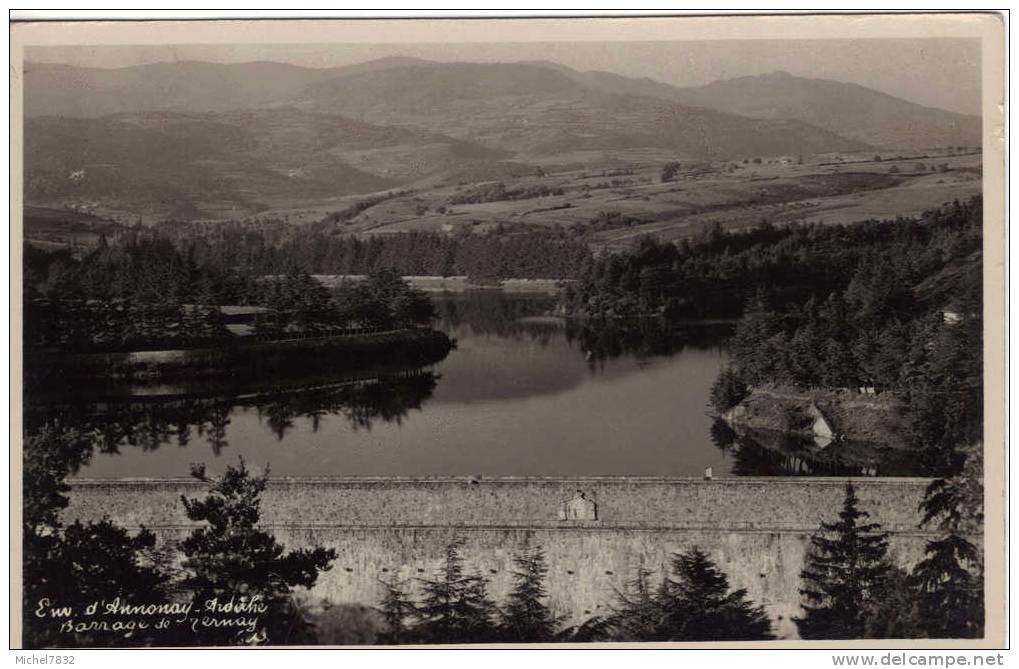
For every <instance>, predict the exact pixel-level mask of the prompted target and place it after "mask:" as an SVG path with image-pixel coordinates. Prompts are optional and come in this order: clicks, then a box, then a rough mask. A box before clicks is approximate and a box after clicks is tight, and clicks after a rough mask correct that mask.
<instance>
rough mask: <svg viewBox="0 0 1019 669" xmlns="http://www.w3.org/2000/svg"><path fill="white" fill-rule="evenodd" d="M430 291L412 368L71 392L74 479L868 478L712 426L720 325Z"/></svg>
mask: <svg viewBox="0 0 1019 669" xmlns="http://www.w3.org/2000/svg"><path fill="white" fill-rule="evenodd" d="M435 300H436V303H437V307H438V310H439V313H440V318H439V321H438V327H440V328H441V329H443V330H445V331H446V332H447V333H448V334H450V336H452V337H454V338H455V339H456V348H455V349H454V350H453V351H452V352H450V353H449V355H448V356H447V357H446V358H445V359H443V360H441V361H439V362H437V363H436V364H434V365H432V366H430V367H428V368H425V369H416V370H383V371H382V372H379V373H376V372H372V373H368V374H363V375H359V376H356V377H352V376H351V375H349V374H347V375H345V376H336V377H332V376H330V375H329V373H328V372H327V371H323V373H322V374H321V375H319V376H315V377H314V378H301V379H297V380H296V381H295V380H290V381H288V383H287V384H286V385H285V386H282V385H277V384H275V383H274V380H271V379H267V380H266V382H265V384H264V385H263V387H262V388H260V389H255V390H254V391H251V389H246V391H245V392H240V391H236V390H235V391H233V392H228V393H223V392H218V391H215V392H214V391H212V390H209V389H207V388H203V387H202V386H201V384H197V388H198V389H199V390H206V391H207V392H196V393H195V394H194V396H189V395H188V394H187V392H185V393H183V394H181V393H180V392H175V393H174V394H173V397H172V399H166V398H165V397H164V398H158V399H157V398H153V397H147V398H136V399H135V400H133V401H130V402H116V401H114V402H103V403H102V404H101V405H96V404H95V403H89V402H88V401H87V400H88V398H82V399H83V400H85V401H84V402H79V403H76V404H75V405H74V406H72V407H65V408H63V409H62V411H64V412H65V413H67V415H68V418H67V420H73V418H72V416H76V418H77V420H79V421H80V422H82V423H86V424H87V425H88V426H89V427H90V428H92V429H96V430H98V431H99V432H100V433H101V434H102V435H103V437H102V439H101V441H100V445H99V446H98V447H97V448H96V449H94V452H93V454H92V455H91V457H90V458H89V459H88V460H87V462H85V463H84V464H83V466H82V467H80V468H79V470H78V471H77V475H78V476H84V477H92V478H108V477H109V478H121V477H174V476H187V475H188V471H189V467H190V464H191V463H195V462H202V463H205V464H206V466H207V467H208V469H209V471H210V472H213V473H215V472H219V471H221V470H222V469H223V468H224V467H225V466H226V465H227V464H234V463H236V462H237V458H238V457H242V458H243V459H244V460H245V461H246V462H247V463H248V464H249V465H253V466H256V467H262V466H264V465H269V466H270V467H271V471H272V473H273V475H274V476H482V477H484V476H570V475H573V476H583V475H635V476H701V475H703V474H704V472H705V469H706V468H709V467H710V468H711V469H712V472H713V474H714V475H715V476H727V475H747V474H808V475H809V474H826V473H840V474H841V473H868V472H860V471H856V469H855V468H853V469H850V470H844V468H843V467H838V466H835V467H834V469H833V468H832V467H833V466H832V465H831V463H828V464H827V465H823V466H822V465H819V464H818V463H813V464H811V462H810V459H809V458H806V459H805V458H804V457H797V455H796V450H797V448H798V446H795V445H793V446H791V447H790V446H789V445H788V444H780V445H778V446H777V447H774V448H764V447H759V444H756V443H754V442H751V441H750V440H748V439H736V438H735V435H733V434H732V433H731V432H729V431H728V430H727V429H726V428H725V427H724V425H722V424H720V423H717V422H715V421H713V420H712V418H711V417H710V416H709V415H708V393H709V389H710V387H711V384H712V382H713V380H714V379H715V376H716V374H717V373H718V370H719V369H720V368H721V366H722V365H723V364H724V363H725V360H726V353H725V348H724V342H725V339H726V337H727V335H728V333H729V329H730V326H728V325H726V324H719V323H714V324H712V323H685V324H671V325H665V324H663V323H662V322H660V321H657V320H653V319H652V320H648V321H636V322H628V323H626V324H625V325H624V324H617V325H613V326H605V325H594V324H591V323H578V322H572V321H566V320H563V319H558V318H553V317H551V316H549V315H548V314H549V313H550V312H551V308H552V307H553V301H552V300H551V299H550V298H547V297H543V296H534V295H512V294H505V293H500V292H496V291H478V292H468V293H456V294H448V293H447V294H442V295H438V296H436V297H435ZM192 389H194V387H192ZM162 390H163V391H167V392H163V395H166V394H167V393H168V392H170V391H174V389H172V388H171V389H162ZM149 392H151V391H149ZM790 451H792V454H791V455H790ZM870 473H873V472H870Z"/></svg>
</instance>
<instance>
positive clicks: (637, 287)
mask: <svg viewBox="0 0 1019 669" xmlns="http://www.w3.org/2000/svg"><path fill="white" fill-rule="evenodd" d="M981 211H982V208H981V203H980V200H979V199H974V200H972V201H969V202H966V203H959V202H956V203H953V204H951V205H948V206H946V207H944V208H942V209H939V210H935V211H930V212H927V213H925V214H924V215H923V216H920V217H919V218H916V219H903V218H900V219H896V220H888V221H864V222H861V223H854V224H851V225H821V224H793V225H789V226H782V227H778V226H774V225H771V224H769V223H767V222H764V223H761V224H760V225H758V226H756V227H753V228H749V229H746V230H740V231H733V232H729V233H726V232H723V231H722V229H721V228H720V227H718V226H715V227H711V228H708V229H706V230H704V231H703V232H702V233H700V234H699V235H695V236H692V237H689V238H684V239H682V240H681V241H680V242H679V243H675V244H673V243H669V242H657V241H655V240H654V239H653V238H651V237H643V238H641V239H639V240H638V241H637V243H636V244H635V246H634V248H633V249H631V250H629V251H627V252H623V253H617V254H605V255H602V256H600V257H598V258H596V259H593V260H592V261H590V262H588V263H586V264H585V265H584V267H583V268H582V270H581V271H580V273H579V274H578V276H577V281H576V282H575V283H573V284H572V285H570V286H568V287H567V289H566V291H565V292H564V295H563V303H564V307H565V308H566V310H567V311H568V312H569V313H570V314H573V315H581V316H591V317H617V316H634V315H648V314H665V315H667V316H669V315H672V316H712V317H723V316H727V317H738V316H740V315H741V313H742V312H743V310H744V307H745V305H746V303H747V301H748V300H749V299H751V298H753V297H755V296H756V295H757V293H758V292H759V291H760V290H762V289H763V290H764V291H765V292H766V293H767V297H768V299H769V300H770V301H771V302H773V303H775V304H776V306H778V307H783V306H785V305H787V304H790V303H798V302H804V301H806V300H807V299H809V298H810V297H813V298H814V299H815V302H816V301H821V302H823V301H824V300H826V299H827V298H828V297H829V296H830V295H831V294H832V293H833V292H841V291H844V290H845V289H846V288H847V287H848V286H849V284H850V282H852V281H853V280H854V277H855V278H856V282H855V283H856V284H857V285H856V288H854V293H856V294H861V296H862V292H863V291H865V290H866V289H867V288H868V287H869V286H880V285H883V284H885V282H888V281H892V282H895V284H893V285H901V284H903V283H905V285H907V286H911V287H912V286H915V287H916V288H917V290H915V291H912V292H913V296H912V303H913V304H915V305H916V306H917V307H918V308H919V307H931V308H940V307H946V306H949V305H948V302H949V300H951V299H952V298H953V297H954V295H955V293H957V292H958V293H962V294H968V293H974V292H977V293H978V292H979V289H980V274H979V272H977V273H976V274H973V273H969V272H961V271H960V272H958V274H959V276H954V275H951V274H950V273H949V272H951V271H952V270H953V269H957V268H959V267H961V266H962V265H964V264H966V263H970V264H975V265H977V266H978V265H979V253H980V250H981V246H980V244H981V228H980V223H981ZM889 258H892V259H894V262H891V263H888V262H882V261H886V260H888V259H889ZM973 261H975V263H974V262H973ZM871 270H873V271H871ZM960 281H962V282H963V283H962V284H959V282H960ZM902 293H903V291H901V290H900V291H898V292H897V293H896V295H893V296H891V297H890V298H889V299H891V300H892V301H893V304H892V306H893V307H894V308H898V307H899V306H900V305H899V304H898V303H894V300H896V299H905V297H904V296H903V294H902Z"/></svg>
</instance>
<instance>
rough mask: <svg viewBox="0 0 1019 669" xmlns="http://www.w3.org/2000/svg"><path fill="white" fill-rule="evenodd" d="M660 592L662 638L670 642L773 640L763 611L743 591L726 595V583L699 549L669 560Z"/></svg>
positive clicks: (727, 587)
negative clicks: (669, 572)
mask: <svg viewBox="0 0 1019 669" xmlns="http://www.w3.org/2000/svg"><path fill="white" fill-rule="evenodd" d="M672 574H673V576H672V578H669V579H667V580H666V583H665V587H664V588H663V594H664V601H663V606H662V608H663V609H664V612H665V618H664V630H663V632H664V633H663V634H662V636H664V637H665V638H666V639H668V640H670V641H749V640H762V639H772V638H774V637H773V635H772V634H771V623H770V621H769V620H768V616H767V615H766V614H765V612H764V609H763V608H762V607H759V606H754V604H753V602H751V601H750V600H748V599H747V596H746V594H747V591H746V590H745V589H740V590H733V591H732V592H730V591H729V579H728V578H727V577H726V575H725V574H724V573H723V572H722V571H721V570H720V569H719V568H718V567H717V566H715V564H714V563H713V562H712V561H711V560H710V559H708V556H707V555H705V554H704V552H702V551H701V550H700V549H699V548H697V547H694V548H692V549H690V550H688V551H686V552H685V553H677V554H676V555H674V556H673V558H672Z"/></svg>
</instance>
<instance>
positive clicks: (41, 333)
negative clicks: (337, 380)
mask: <svg viewBox="0 0 1019 669" xmlns="http://www.w3.org/2000/svg"><path fill="white" fill-rule="evenodd" d="M25 266H26V273H25V277H26V281H25V283H26V288H25V297H26V300H25V313H26V318H25V335H26V336H25V341H26V344H27V345H28V346H29V347H30V348H33V347H56V348H60V349H65V350H75V351H89V350H94V351H103V350H143V349H151V348H158V347H162V346H171V347H194V346H201V345H211V344H216V343H220V342H223V341H225V340H230V339H232V338H233V335H232V334H231V333H230V332H229V331H228V329H227V328H226V327H225V324H224V317H223V313H222V312H221V310H220V308H219V307H220V305H252V306H256V307H259V308H260V309H259V310H258V312H257V314H256V316H255V318H254V321H253V323H252V326H253V329H252V334H254V335H259V336H263V337H269V338H273V337H276V338H279V337H284V336H288V335H293V334H302V335H308V334H327V333H329V332H334V331H337V330H348V329H351V328H359V329H373V330H392V329H397V328H407V327H416V326H420V325H427V324H429V323H430V322H431V321H432V319H433V318H434V317H435V310H434V307H433V305H432V303H431V300H429V298H428V297H427V295H425V294H424V293H423V292H422V291H419V290H416V289H414V288H411V287H410V286H409V285H408V284H407V282H405V281H404V280H403V279H402V278H401V277H400V275H399V274H397V273H395V272H393V271H392V270H378V271H372V272H371V273H369V274H368V276H367V278H366V279H365V280H363V281H356V282H350V283H349V284H348V285H343V286H341V288H340V289H339V290H338V291H335V292H330V291H329V290H327V289H326V288H325V287H323V286H322V284H320V283H319V282H318V281H316V280H315V279H313V278H311V276H310V275H308V274H307V273H306V272H302V271H299V270H297V269H296V268H295V267H294V266H293V265H291V266H290V268H289V269H288V271H286V272H284V273H279V274H270V275H264V276H262V275H258V274H256V273H254V272H252V271H250V270H245V269H243V268H242V269H238V268H235V267H232V266H229V265H226V266H224V265H218V264H216V263H214V262H209V260H208V259H207V258H205V259H202V260H199V259H198V258H196V255H195V253H194V252H193V248H187V249H183V250H182V249H180V248H178V247H177V246H175V245H174V244H173V243H172V242H171V241H170V240H168V239H165V238H162V237H158V236H156V237H154V236H150V235H143V234H137V235H126V236H123V237H121V238H120V239H118V240H116V241H115V242H114V243H112V244H110V243H107V242H106V241H105V240H102V241H101V243H100V244H99V246H98V247H97V248H95V249H94V250H93V251H91V252H90V253H89V254H88V255H86V256H85V257H84V258H82V259H80V260H76V259H75V258H73V257H72V256H71V255H70V254H67V253H61V252H58V253H46V252H44V251H39V250H37V249H32V248H31V247H30V248H29V249H28V251H27V253H26V260H25Z"/></svg>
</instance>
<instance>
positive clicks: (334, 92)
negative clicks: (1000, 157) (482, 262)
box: [24, 57, 980, 217]
mask: <svg viewBox="0 0 1019 669" xmlns="http://www.w3.org/2000/svg"><path fill="white" fill-rule="evenodd" d="M24 87H25V88H24V90H25V110H26V119H27V121H26V125H25V149H26V151H25V158H26V160H25V166H26V198H27V200H28V201H29V202H30V203H32V204H36V205H44V206H75V207H79V206H80V205H81V204H82V203H85V204H86V205H89V206H91V205H93V204H95V203H99V204H100V206H101V207H107V208H121V209H124V210H137V211H143V212H147V213H156V214H158V215H163V216H181V217H205V216H208V217H215V216H216V215H217V214H224V212H226V213H227V214H228V215H231V216H234V215H239V214H250V213H254V212H259V211H264V210H265V209H267V208H269V209H278V208H280V207H283V208H291V207H301V206H304V204H305V203H309V202H318V201H322V200H329V199H335V198H341V197H343V196H347V195H354V194H360V193H368V192H375V191H381V190H388V189H392V188H411V187H414V188H425V189H427V188H433V187H441V186H442V185H443V184H446V183H452V184H457V183H470V182H472V181H473V182H477V181H484V180H494V179H511V180H512V179H517V178H529V177H532V176H535V175H541V174H543V173H545V171H546V170H547V169H551V170H552V171H555V170H556V169H559V170H562V169H566V168H568V169H580V168H584V167H592V166H602V167H605V166H610V165H619V164H620V163H621V162H622V163H625V162H626V160H629V158H627V157H626V156H636V159H637V160H642V161H644V162H645V163H648V164H659V165H660V164H661V163H662V162H664V161H666V160H677V159H678V160H681V161H683V162H684V164H692V163H696V162H698V161H704V160H710V161H716V163H717V162H718V161H729V160H733V161H742V162H743V163H746V162H747V161H748V160H751V161H754V160H756V162H757V164H760V162H761V161H760V158H762V157H763V158H767V157H772V158H774V157H777V156H796V155H801V156H809V155H813V154H829V153H840V152H841V153H853V152H856V153H859V152H868V153H869V152H870V151H874V152H878V151H883V150H886V149H891V148H896V149H905V148H922V147H927V146H945V145H951V146H964V145H965V146H974V145H977V144H979V129H980V119H978V118H975V117H968V116H964V115H960V114H951V113H949V112H945V111H941V110H936V109H929V108H926V107H922V106H920V105H916V104H913V103H910V102H907V101H904V100H899V99H897V98H894V97H892V96H888V95H885V94H882V93H878V92H876V91H872V90H869V89H866V88H863V87H861V86H857V85H854V84H845V83H840V82H834V81H825V80H816V79H803V78H798V77H792V76H790V75H787V74H774V75H766V76H759V77H743V78H740V79H732V80H727V81H721V82H716V83H714V84H710V85H707V86H700V87H692V88H679V87H675V86H670V85H668V84H665V83H662V82H658V81H654V80H651V79H640V78H632V77H624V76H621V75H618V74H613V73H609V72H578V71H576V70H573V69H571V68H568V67H565V66H563V65H559V64H556V63H549V62H542V61H536V62H521V63H439V62H433V61H426V60H420V59H414V58H406V57H392V58H385V59H380V60H375V61H370V62H367V63H359V64H356V65H350V66H345V67H335V68H327V69H315V68H306V67H298V66H294V65H288V64H282V63H273V62H252V63H240V64H223V63H206V62H196V61H181V62H170V63H156V64H151V65H141V66H136V67H126V68H118V69H98V68H77V67H72V66H67V65H51V64H28V65H27V66H26V72H25V81H24ZM766 162H767V161H766ZM775 162H778V161H775ZM652 169H656V168H654V167H653V166H652Z"/></svg>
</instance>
